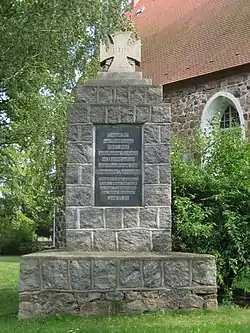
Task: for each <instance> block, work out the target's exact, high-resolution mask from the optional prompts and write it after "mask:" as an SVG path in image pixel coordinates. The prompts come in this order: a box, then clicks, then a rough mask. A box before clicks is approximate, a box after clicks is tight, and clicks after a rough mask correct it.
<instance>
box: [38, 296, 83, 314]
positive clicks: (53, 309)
mask: <svg viewBox="0 0 250 333" xmlns="http://www.w3.org/2000/svg"><path fill="white" fill-rule="evenodd" d="M40 302H41V305H42V307H43V312H44V314H45V315H49V316H51V315H57V314H69V315H77V314H78V311H77V310H78V304H77V302H76V300H75V297H74V294H73V293H72V292H44V293H43V294H42V297H41V301H40Z"/></svg>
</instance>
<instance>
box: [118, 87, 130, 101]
mask: <svg viewBox="0 0 250 333" xmlns="http://www.w3.org/2000/svg"><path fill="white" fill-rule="evenodd" d="M116 103H121V104H128V103H129V95H128V87H117V88H116Z"/></svg>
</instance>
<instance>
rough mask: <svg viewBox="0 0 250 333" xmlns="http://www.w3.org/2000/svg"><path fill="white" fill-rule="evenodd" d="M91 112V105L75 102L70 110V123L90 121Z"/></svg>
mask: <svg viewBox="0 0 250 333" xmlns="http://www.w3.org/2000/svg"><path fill="white" fill-rule="evenodd" d="M89 114H90V106H89V105H88V104H83V103H79V102H75V103H74V104H73V105H72V106H71V107H70V109H69V111H68V121H69V123H88V122H89Z"/></svg>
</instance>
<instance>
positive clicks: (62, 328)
mask: <svg viewBox="0 0 250 333" xmlns="http://www.w3.org/2000/svg"><path fill="white" fill-rule="evenodd" d="M18 270H19V259H18V258H15V257H0V333H83V332H84V333H85V332H86V333H108V332H110V333H120V332H125V333H126V332H127V333H139V332H141V333H144V332H145V333H163V332H164V333H172V332H175V333H207V332H213V333H222V332H223V333H243V332H244V333H250V309H248V310H247V309H239V308H226V307H225V308H224V307H223V308H220V309H219V310H218V311H201V310H194V311H167V312H165V313H157V314H155V313H154V314H146V315H137V316H117V317H106V318H93V317H89V318H84V317H69V316H67V317H61V316H56V317H52V318H46V319H39V320H26V321H18V320H17V311H18V287H17V283H18Z"/></svg>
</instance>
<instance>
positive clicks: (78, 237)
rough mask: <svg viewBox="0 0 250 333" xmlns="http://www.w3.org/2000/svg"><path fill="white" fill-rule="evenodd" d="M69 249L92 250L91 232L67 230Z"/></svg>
mask: <svg viewBox="0 0 250 333" xmlns="http://www.w3.org/2000/svg"><path fill="white" fill-rule="evenodd" d="M66 238H67V243H66V246H67V249H69V250H82V251H91V250H92V235H91V231H84V230H66Z"/></svg>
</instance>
